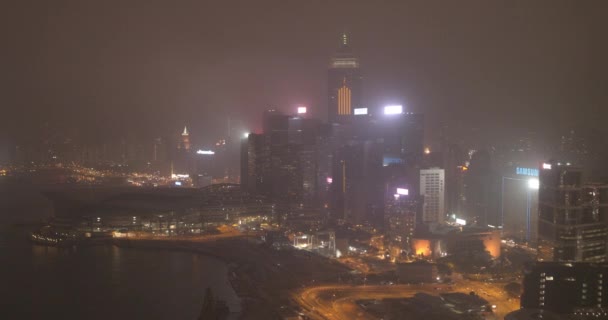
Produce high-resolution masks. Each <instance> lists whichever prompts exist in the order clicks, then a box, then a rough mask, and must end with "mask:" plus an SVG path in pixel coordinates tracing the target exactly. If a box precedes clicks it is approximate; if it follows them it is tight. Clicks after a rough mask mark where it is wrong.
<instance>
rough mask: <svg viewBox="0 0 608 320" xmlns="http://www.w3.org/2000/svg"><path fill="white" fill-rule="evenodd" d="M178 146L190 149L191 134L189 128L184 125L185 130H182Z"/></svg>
mask: <svg viewBox="0 0 608 320" xmlns="http://www.w3.org/2000/svg"><path fill="white" fill-rule="evenodd" d="M178 148H180V149H184V150H190V134H189V133H188V128H186V127H184V132H182V139H181V141H180V144H179V145H178Z"/></svg>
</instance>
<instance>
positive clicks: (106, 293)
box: [0, 226, 239, 319]
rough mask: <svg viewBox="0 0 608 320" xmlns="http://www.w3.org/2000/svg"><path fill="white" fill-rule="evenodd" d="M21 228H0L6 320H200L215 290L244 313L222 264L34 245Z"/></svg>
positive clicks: (163, 254) (180, 256)
mask: <svg viewBox="0 0 608 320" xmlns="http://www.w3.org/2000/svg"><path fill="white" fill-rule="evenodd" d="M20 231H21V230H20V229H16V230H15V228H14V227H9V228H7V227H6V226H5V227H0V232H1V235H0V250H1V251H0V252H1V253H0V268H1V269H0V298H1V304H2V305H3V306H2V308H0V319H43V318H45V319H197V317H198V314H199V312H200V308H201V303H202V299H203V295H204V290H205V288H206V287H208V286H209V287H212V288H213V290H214V293H216V294H218V295H219V296H221V297H222V298H223V299H224V300H226V301H227V302H228V303H229V306H230V307H231V310H233V311H236V310H237V309H238V308H239V303H238V298H237V297H236V295H235V294H234V292H233V291H232V289H231V288H230V286H229V283H228V280H227V277H226V266H225V264H224V263H222V262H221V261H218V260H216V259H213V258H210V257H205V256H199V255H194V254H190V253H181V252H169V251H153V250H141V249H127V248H117V247H113V246H107V247H92V248H86V249H79V250H77V251H74V250H66V249H59V248H54V247H45V246H38V245H30V244H29V243H28V242H27V241H25V240H24V238H23V237H22V234H21V232H20Z"/></svg>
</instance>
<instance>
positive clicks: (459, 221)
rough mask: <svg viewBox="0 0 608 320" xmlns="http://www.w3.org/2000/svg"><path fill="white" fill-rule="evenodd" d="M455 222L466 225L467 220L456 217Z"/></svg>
mask: <svg viewBox="0 0 608 320" xmlns="http://www.w3.org/2000/svg"><path fill="white" fill-rule="evenodd" d="M456 224H459V225H461V226H466V225H467V221H466V220H464V219H460V218H456Z"/></svg>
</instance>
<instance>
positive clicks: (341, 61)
mask: <svg viewBox="0 0 608 320" xmlns="http://www.w3.org/2000/svg"><path fill="white" fill-rule="evenodd" d="M327 84H328V95H329V101H328V119H329V122H343V121H344V120H346V119H348V118H349V117H350V115H352V114H353V112H354V109H355V108H360V107H361V74H360V71H359V60H358V59H357V57H355V55H354V54H353V52H352V50H351V48H350V44H349V39H348V36H347V35H346V34H342V38H341V39H340V47H339V48H338V50H337V51H336V53H335V54H334V56H333V57H332V59H331V62H330V65H329V71H328V81H327Z"/></svg>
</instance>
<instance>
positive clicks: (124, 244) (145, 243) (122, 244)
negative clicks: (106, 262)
mask: <svg viewBox="0 0 608 320" xmlns="http://www.w3.org/2000/svg"><path fill="white" fill-rule="evenodd" d="M175 242H184V243H192V242H190V241H187V240H168V239H137V240H134V239H116V238H115V239H112V241H111V242H109V243H108V244H109V245H112V246H117V247H119V248H130V249H137V250H166V251H174V252H185V253H190V254H196V255H201V256H206V257H210V258H213V259H216V260H219V261H221V262H222V263H224V264H225V265H226V278H227V280H228V283H229V285H230V288H231V289H232V291H233V292H234V294H235V295H236V296H237V298H238V305H239V308H240V310H237V311H232V310H230V314H229V316H228V318H227V319H242V318H243V317H244V316H245V315H246V312H245V310H246V309H245V303H244V300H245V299H244V298H245V297H243V296H242V293H240V292H239V290H237V288H238V285H236V283H235V282H238V281H239V279H238V275H237V274H236V273H235V272H234V270H233V269H234V266H233V263H232V262H230V261H228V260H226V259H225V257H223V256H221V255H218V254H216V253H213V252H211V251H209V250H205V249H204V248H200V247H198V248H195V247H188V246H179V245H178V244H177V243H175Z"/></svg>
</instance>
